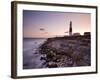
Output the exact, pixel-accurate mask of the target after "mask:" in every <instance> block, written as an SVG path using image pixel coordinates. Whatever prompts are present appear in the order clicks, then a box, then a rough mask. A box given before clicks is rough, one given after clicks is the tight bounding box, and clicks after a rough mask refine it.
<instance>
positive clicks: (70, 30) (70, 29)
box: [69, 21, 72, 36]
mask: <svg viewBox="0 0 100 80" xmlns="http://www.w3.org/2000/svg"><path fill="white" fill-rule="evenodd" d="M69 36H72V21H70V24H69Z"/></svg>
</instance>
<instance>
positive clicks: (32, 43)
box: [23, 38, 46, 69]
mask: <svg viewBox="0 0 100 80" xmlns="http://www.w3.org/2000/svg"><path fill="white" fill-rule="evenodd" d="M45 41H46V39H39V38H38V39H37V38H24V39H23V69H35V68H43V67H44V66H43V63H44V61H43V60H40V58H41V56H42V55H41V54H39V52H38V48H39V46H40V45H42V44H43V43H44V42H45Z"/></svg>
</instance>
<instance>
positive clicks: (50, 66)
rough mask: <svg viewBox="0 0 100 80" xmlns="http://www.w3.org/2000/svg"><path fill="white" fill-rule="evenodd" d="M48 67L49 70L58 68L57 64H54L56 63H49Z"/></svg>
mask: <svg viewBox="0 0 100 80" xmlns="http://www.w3.org/2000/svg"><path fill="white" fill-rule="evenodd" d="M47 67H49V68H55V67H58V66H57V64H56V63H54V62H49V63H48V64H47Z"/></svg>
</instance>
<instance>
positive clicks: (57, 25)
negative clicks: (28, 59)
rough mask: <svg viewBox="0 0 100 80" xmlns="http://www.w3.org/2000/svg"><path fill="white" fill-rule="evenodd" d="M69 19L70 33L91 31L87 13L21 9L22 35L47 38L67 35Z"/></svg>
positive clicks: (89, 16) (89, 18) (89, 17)
mask: <svg viewBox="0 0 100 80" xmlns="http://www.w3.org/2000/svg"><path fill="white" fill-rule="evenodd" d="M70 21H72V33H80V34H81V35H83V34H84V32H91V15H90V14H89V13H75V12H74V13H73V12H56V11H34V10H23V36H24V37H31V38H49V37H55V36H65V35H68V32H69V25H70Z"/></svg>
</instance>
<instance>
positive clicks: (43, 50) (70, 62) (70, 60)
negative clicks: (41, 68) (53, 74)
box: [39, 35, 91, 68]
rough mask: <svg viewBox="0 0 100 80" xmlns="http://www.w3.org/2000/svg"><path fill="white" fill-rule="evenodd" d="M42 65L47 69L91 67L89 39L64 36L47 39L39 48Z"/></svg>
mask: <svg viewBox="0 0 100 80" xmlns="http://www.w3.org/2000/svg"><path fill="white" fill-rule="evenodd" d="M39 52H40V54H41V55H43V56H42V57H41V60H45V62H44V63H43V65H46V67H48V68H55V67H77V66H90V65H91V37H90V36H89V35H88V36H66V37H55V38H48V39H47V41H46V42H45V43H44V44H42V45H41V46H40V47H39Z"/></svg>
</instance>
